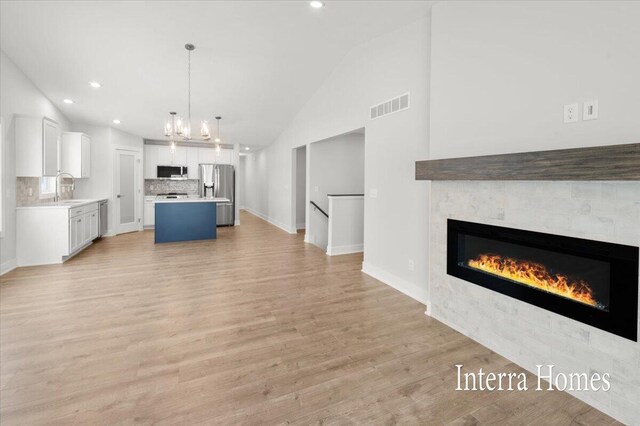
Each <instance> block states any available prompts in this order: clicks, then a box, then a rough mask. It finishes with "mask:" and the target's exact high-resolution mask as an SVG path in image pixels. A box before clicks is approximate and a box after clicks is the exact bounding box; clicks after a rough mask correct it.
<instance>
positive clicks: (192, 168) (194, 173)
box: [187, 148, 200, 179]
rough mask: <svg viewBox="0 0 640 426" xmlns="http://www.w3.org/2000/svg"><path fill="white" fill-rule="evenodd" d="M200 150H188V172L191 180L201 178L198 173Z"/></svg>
mask: <svg viewBox="0 0 640 426" xmlns="http://www.w3.org/2000/svg"><path fill="white" fill-rule="evenodd" d="M198 149H199V148H189V149H187V167H188V169H187V171H188V175H189V179H198V178H199V177H200V176H199V173H200V172H199V171H198V164H199V161H198Z"/></svg>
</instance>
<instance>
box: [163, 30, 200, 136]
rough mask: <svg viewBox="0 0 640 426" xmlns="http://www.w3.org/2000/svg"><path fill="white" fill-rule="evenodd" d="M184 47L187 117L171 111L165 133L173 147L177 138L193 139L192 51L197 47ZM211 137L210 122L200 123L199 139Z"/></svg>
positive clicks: (189, 44)
mask: <svg viewBox="0 0 640 426" xmlns="http://www.w3.org/2000/svg"><path fill="white" fill-rule="evenodd" d="M184 48H185V49H186V50H187V87H188V89H187V117H186V118H182V117H181V116H177V115H176V113H175V112H170V113H169V118H168V119H167V122H166V123H165V126H164V134H165V136H167V137H168V138H169V140H170V141H171V147H172V149H175V143H176V139H183V140H193V139H192V138H191V52H193V51H194V50H195V49H196V47H195V46H194V45H193V44H191V43H187V44H185V45H184ZM209 139H211V132H210V130H209V123H208V122H207V121H206V120H204V121H202V122H201V124H200V139H199V140H202V141H208V140H209Z"/></svg>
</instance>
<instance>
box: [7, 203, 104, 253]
mask: <svg viewBox="0 0 640 426" xmlns="http://www.w3.org/2000/svg"><path fill="white" fill-rule="evenodd" d="M16 213H17V215H16V216H17V217H16V233H17V235H16V251H17V262H18V266H29V265H45V264H50V263H62V262H63V261H65V260H66V259H67V258H68V257H69V256H72V255H74V254H76V253H78V252H79V251H81V250H82V249H84V248H85V247H87V246H88V245H89V243H90V242H91V241H93V240H94V239H96V238H97V237H98V235H99V233H100V229H99V225H100V213H99V211H98V203H97V202H95V203H90V204H85V205H83V206H77V207H69V208H62V207H56V206H51V207H49V206H38V207H18V208H17V209H16Z"/></svg>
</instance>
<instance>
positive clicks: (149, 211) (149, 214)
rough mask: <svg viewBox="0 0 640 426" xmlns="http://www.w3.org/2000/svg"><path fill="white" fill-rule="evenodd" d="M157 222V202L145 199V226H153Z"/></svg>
mask: <svg viewBox="0 0 640 426" xmlns="http://www.w3.org/2000/svg"><path fill="white" fill-rule="evenodd" d="M155 223H156V204H155V203H154V202H153V200H151V201H147V200H145V202H144V226H145V228H153V227H154V226H155Z"/></svg>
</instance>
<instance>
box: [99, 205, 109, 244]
mask: <svg viewBox="0 0 640 426" xmlns="http://www.w3.org/2000/svg"><path fill="white" fill-rule="evenodd" d="M108 202H109V200H104V201H100V235H99V236H100V237H102V236H104V235H105V234H106V233H107V229H108V228H109V218H108V216H107V215H108V214H109V213H108V211H109V210H108V209H107V203H108Z"/></svg>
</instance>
